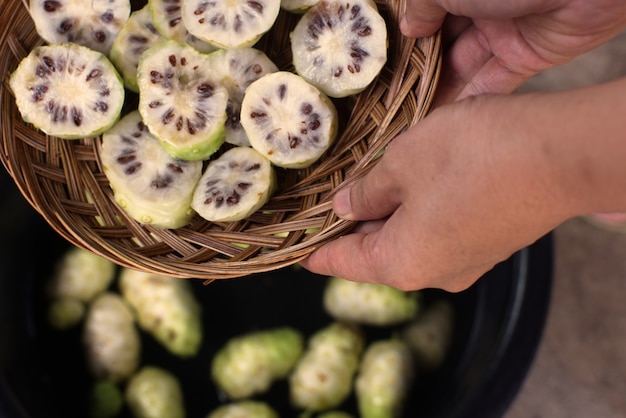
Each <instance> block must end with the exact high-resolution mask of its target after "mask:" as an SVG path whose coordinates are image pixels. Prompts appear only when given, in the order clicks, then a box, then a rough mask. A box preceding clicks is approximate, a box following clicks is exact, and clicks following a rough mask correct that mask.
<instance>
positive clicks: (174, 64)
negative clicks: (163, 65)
mask: <svg viewBox="0 0 626 418" xmlns="http://www.w3.org/2000/svg"><path fill="white" fill-rule="evenodd" d="M167 59H168V61H169V62H170V65H171V66H172V67H176V55H173V54H172V55H170V56H169V57H167Z"/></svg>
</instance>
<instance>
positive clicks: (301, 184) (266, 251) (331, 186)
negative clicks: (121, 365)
mask: <svg viewBox="0 0 626 418" xmlns="http://www.w3.org/2000/svg"><path fill="white" fill-rule="evenodd" d="M404 3H405V1H404V0H401V1H399V2H396V1H394V0H377V5H378V6H379V9H381V13H386V17H387V19H385V20H386V21H387V23H388V32H389V33H388V35H389V49H388V54H389V56H388V62H387V64H386V65H385V68H384V69H383V71H382V72H381V74H380V75H379V77H377V79H376V80H375V82H374V83H372V85H371V86H370V87H368V88H367V89H366V90H365V91H364V92H362V93H360V94H358V95H356V96H355V97H351V98H348V99H345V100H344V99H341V100H340V101H341V102H342V103H344V102H346V101H351V102H350V103H351V104H352V106H353V109H352V110H350V112H351V113H350V114H349V116H350V117H349V118H348V119H347V120H346V121H345V125H344V126H343V129H344V131H342V133H341V134H340V135H342V137H341V138H340V139H339V140H338V141H337V143H336V144H335V145H334V149H333V151H332V154H331V153H329V155H328V156H326V157H324V158H323V159H322V160H320V161H319V162H318V163H316V164H315V165H314V166H312V168H309V169H304V170H295V171H297V173H295V172H292V173H289V174H285V176H286V178H289V179H290V180H289V181H285V184H287V187H285V188H282V189H281V190H279V192H278V193H277V194H276V195H275V196H273V197H272V200H271V201H270V203H268V205H267V206H266V207H264V208H262V209H261V210H260V211H259V212H257V214H255V215H252V217H251V218H250V219H247V220H245V221H240V222H235V223H229V224H217V223H209V222H207V221H204V220H198V219H195V220H194V221H193V222H192V224H190V225H188V226H186V227H183V228H179V229H177V230H159V229H156V228H153V227H150V226H148V225H140V224H138V223H137V222H136V221H134V220H132V219H131V218H130V217H128V216H127V215H126V214H125V213H124V212H123V210H122V209H121V208H119V206H117V204H116V203H115V201H114V199H113V197H112V191H111V189H110V188H109V187H106V186H107V182H106V178H105V177H104V174H103V171H102V167H101V165H100V161H99V156H98V146H99V138H87V139H83V140H69V141H68V140H58V139H57V138H53V137H48V136H46V135H44V134H42V133H41V132H39V131H37V130H36V128H34V127H33V126H31V125H29V124H26V123H24V122H23V121H22V118H21V115H20V114H19V112H18V111H17V109H16V107H15V105H14V101H13V102H12V101H11V98H12V94H11V92H10V88H9V86H8V75H9V74H10V73H11V72H12V70H13V69H14V68H13V69H12V68H11V65H15V62H16V60H17V57H23V56H25V55H26V54H27V51H28V47H27V46H26V45H29V44H30V45H37V44H43V41H41V39H39V38H38V35H36V33H33V31H34V27H33V26H34V25H33V24H32V22H31V21H30V17H29V16H28V13H27V12H26V13H25V6H26V5H25V3H24V1H23V0H22V1H21V2H13V3H12V4H9V5H7V6H6V7H5V8H4V9H3V10H2V11H0V22H2V21H3V20H4V21H11V22H15V24H13V25H4V28H3V29H2V31H1V32H0V52H3V51H4V53H5V54H10V55H11V56H12V57H11V56H9V57H8V58H13V61H11V60H10V59H7V57H5V59H4V60H2V61H3V62H4V63H0V73H3V74H6V77H5V80H3V83H2V84H0V98H1V100H2V102H0V112H1V115H0V117H1V119H0V129H1V130H2V131H1V135H0V141H1V142H0V145H1V146H0V161H1V162H2V165H3V166H4V168H5V169H6V170H7V172H8V173H9V175H10V176H11V178H12V179H13V181H14V183H15V184H16V186H17V188H18V190H19V191H20V193H21V194H22V196H23V197H24V198H25V199H26V201H27V202H28V203H29V204H30V206H32V207H33V208H34V209H35V210H36V211H37V212H38V213H39V215H40V216H42V217H43V218H44V220H45V221H46V222H47V223H48V224H49V226H50V227H51V228H52V229H54V230H55V231H56V232H57V233H58V234H60V235H61V236H62V237H63V238H64V239H66V240H67V241H69V242H70V243H72V244H73V245H76V246H78V247H81V248H84V249H86V250H88V251H91V252H93V253H95V254H98V255H100V256H102V257H104V258H106V259H109V260H111V261H113V262H114V263H116V264H118V265H120V266H124V267H129V268H134V269H138V270H143V271H150V272H154V273H158V274H165V275H169V276H174V277H181V278H199V279H205V280H214V279H227V278H236V277H242V276H247V275H250V274H254V273H262V272H267V271H270V270H275V269H278V268H283V267H287V266H290V265H293V264H296V263H298V262H300V261H301V260H303V259H304V258H306V257H307V256H308V255H309V254H310V253H311V252H312V251H314V250H316V249H317V248H319V247H320V246H321V245H323V244H325V243H326V242H328V241H330V240H333V239H336V238H337V237H339V236H341V235H343V234H346V233H348V232H350V231H351V230H352V229H353V228H354V226H355V225H356V222H353V221H347V220H342V219H340V218H338V217H337V216H336V215H335V214H334V213H333V211H332V197H333V195H334V193H336V191H337V190H339V189H340V188H341V187H343V186H344V185H345V184H347V183H350V182H352V181H354V180H356V179H358V178H360V177H362V176H363V175H365V174H366V173H367V172H368V171H369V169H371V167H373V166H374V165H375V164H376V162H377V158H378V157H379V156H380V155H381V153H383V152H384V149H385V147H386V146H387V145H388V144H389V142H390V141H391V140H393V138H394V137H395V136H397V134H399V133H400V132H402V131H403V130H405V129H406V128H407V127H410V126H412V125H414V124H415V123H417V122H418V121H419V120H421V119H422V118H424V117H425V116H426V115H427V113H428V112H429V111H430V108H431V104H432V102H433V101H434V93H435V90H436V86H437V83H438V80H439V73H440V68H441V59H442V58H441V33H440V32H437V33H435V34H434V35H432V36H430V37H425V38H420V39H416V40H415V39H408V38H404V37H403V36H402V35H401V34H400V33H399V29H398V28H399V26H398V24H397V22H399V19H400V16H401V13H402V11H403V10H404V6H405V4H404ZM390 28H393V30H391V29H390ZM282 30H283V31H285V30H286V29H285V28H283V29H282ZM277 31H278V29H277ZM281 33H282V32H281ZM268 43H269V44H271V40H268ZM281 53H282V52H281ZM268 55H269V53H268ZM0 56H1V55H0ZM10 61H11V62H10ZM392 67H393V68H392ZM346 108H347V105H346ZM354 109H357V110H354ZM116 206H117V207H116ZM234 224H236V225H234Z"/></svg>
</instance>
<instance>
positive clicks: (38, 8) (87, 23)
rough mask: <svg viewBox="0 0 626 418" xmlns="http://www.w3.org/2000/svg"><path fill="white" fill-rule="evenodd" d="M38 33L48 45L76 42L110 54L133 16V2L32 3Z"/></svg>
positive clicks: (40, 0) (41, 0)
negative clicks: (125, 24) (121, 30)
mask: <svg viewBox="0 0 626 418" xmlns="http://www.w3.org/2000/svg"><path fill="white" fill-rule="evenodd" d="M28 3H29V5H28V6H29V7H28V10H29V13H30V16H31V18H32V20H33V22H34V23H35V28H36V29H37V33H38V34H39V36H41V37H42V38H43V39H44V40H45V41H46V42H48V44H60V43H64V42H74V43H76V44H79V45H84V46H86V47H88V48H91V49H93V50H95V51H99V52H102V53H103V54H108V53H109V51H110V49H111V44H112V43H113V41H114V39H115V38H116V37H117V35H118V33H119V31H120V29H121V27H122V26H123V25H124V23H126V20H127V19H128V17H129V15H130V13H131V4H130V1H129V0H54V1H49V0H29V1H28Z"/></svg>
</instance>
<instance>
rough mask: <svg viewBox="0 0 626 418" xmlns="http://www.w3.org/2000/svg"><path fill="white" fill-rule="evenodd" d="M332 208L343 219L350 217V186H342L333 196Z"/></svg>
mask: <svg viewBox="0 0 626 418" xmlns="http://www.w3.org/2000/svg"><path fill="white" fill-rule="evenodd" d="M333 210H334V211H335V214H337V216H339V217H340V218H343V219H351V218H352V215H351V214H352V204H351V203H350V187H346V188H343V189H341V190H339V191H338V192H337V194H336V195H335V197H334V198H333Z"/></svg>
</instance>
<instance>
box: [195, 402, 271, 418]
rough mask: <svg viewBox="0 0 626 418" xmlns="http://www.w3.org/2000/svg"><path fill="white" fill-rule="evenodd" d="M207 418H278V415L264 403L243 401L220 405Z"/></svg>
mask: <svg viewBox="0 0 626 418" xmlns="http://www.w3.org/2000/svg"><path fill="white" fill-rule="evenodd" d="M207 418H278V413H277V412H276V411H275V410H274V409H273V408H272V407H271V406H269V405H268V404H267V403H265V402H261V401H255V400H243V401H238V402H233V403H229V404H225V405H222V406H220V407H218V408H217V409H215V410H214V411H213V412H211V413H210V414H209V415H208V416H207Z"/></svg>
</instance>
